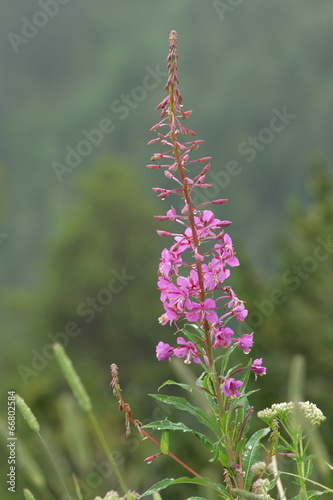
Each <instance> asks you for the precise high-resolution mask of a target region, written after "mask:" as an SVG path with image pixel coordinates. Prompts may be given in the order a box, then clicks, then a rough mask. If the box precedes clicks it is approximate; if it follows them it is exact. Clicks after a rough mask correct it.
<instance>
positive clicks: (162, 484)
mask: <svg viewBox="0 0 333 500" xmlns="http://www.w3.org/2000/svg"><path fill="white" fill-rule="evenodd" d="M186 483H192V484H199V485H200V486H207V488H211V489H213V490H215V491H217V492H218V493H220V494H222V498H226V499H227V498H229V494H228V492H227V490H226V488H225V487H224V486H222V484H218V483H213V481H211V480H210V479H208V478H207V477H193V478H190V477H179V478H178V479H173V478H166V479H163V480H162V481H159V482H158V483H156V484H154V486H152V487H151V488H149V489H148V490H147V491H145V492H144V493H143V494H142V495H141V496H140V498H143V497H148V496H149V495H153V494H154V493H155V492H156V491H161V490H164V489H165V488H167V487H168V486H171V485H173V484H186Z"/></svg>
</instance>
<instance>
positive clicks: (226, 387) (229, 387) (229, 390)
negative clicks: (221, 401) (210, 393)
mask: <svg viewBox="0 0 333 500" xmlns="http://www.w3.org/2000/svg"><path fill="white" fill-rule="evenodd" d="M242 385H243V382H242V381H241V380H235V379H234V378H228V379H227V380H226V381H225V382H224V384H223V386H222V389H223V392H224V395H225V396H226V397H231V398H235V397H236V396H240V395H241V393H240V392H239V391H238V390H237V388H238V387H241V386H242Z"/></svg>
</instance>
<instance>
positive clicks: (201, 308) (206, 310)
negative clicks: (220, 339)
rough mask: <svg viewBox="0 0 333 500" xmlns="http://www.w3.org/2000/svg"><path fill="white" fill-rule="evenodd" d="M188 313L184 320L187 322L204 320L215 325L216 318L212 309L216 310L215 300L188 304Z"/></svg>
mask: <svg viewBox="0 0 333 500" xmlns="http://www.w3.org/2000/svg"><path fill="white" fill-rule="evenodd" d="M187 307H188V310H189V311H188V312H187V313H186V318H187V319H188V321H200V322H201V321H203V320H204V319H206V320H207V321H209V322H210V323H217V322H218V316H217V314H216V312H215V311H214V309H216V304H215V300H213V299H206V300H205V301H204V302H200V303H198V302H190V303H189V304H188V306H187Z"/></svg>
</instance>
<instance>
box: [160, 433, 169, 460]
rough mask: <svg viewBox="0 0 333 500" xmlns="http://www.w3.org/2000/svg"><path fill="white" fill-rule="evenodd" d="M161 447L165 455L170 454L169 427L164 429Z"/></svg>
mask: <svg viewBox="0 0 333 500" xmlns="http://www.w3.org/2000/svg"><path fill="white" fill-rule="evenodd" d="M160 449H161V452H162V453H163V454H164V455H167V454H168V451H169V431H168V430H167V429H163V431H162V437H161V441H160Z"/></svg>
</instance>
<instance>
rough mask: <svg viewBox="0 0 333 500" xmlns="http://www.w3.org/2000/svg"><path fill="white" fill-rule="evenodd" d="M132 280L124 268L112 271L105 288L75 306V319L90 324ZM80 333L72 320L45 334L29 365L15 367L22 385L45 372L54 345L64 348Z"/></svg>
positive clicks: (33, 350) (32, 351) (133, 277)
mask: <svg viewBox="0 0 333 500" xmlns="http://www.w3.org/2000/svg"><path fill="white" fill-rule="evenodd" d="M134 279H135V276H131V275H128V274H127V273H126V270H125V268H122V270H121V272H118V271H117V270H116V269H112V271H111V278H110V279H109V281H108V283H107V284H106V286H105V287H104V288H101V289H100V290H99V291H98V292H97V294H96V296H94V297H91V296H88V297H86V298H85V300H84V301H83V302H81V303H80V304H78V305H77V307H76V311H75V313H76V317H75V319H78V318H80V319H81V321H84V323H86V324H90V323H91V322H92V321H94V319H95V318H96V316H97V315H98V314H99V313H101V312H102V311H104V309H105V308H106V307H108V306H109V305H110V304H111V302H112V301H113V300H114V299H115V297H116V296H117V295H119V294H120V293H122V292H123V291H124V290H125V288H126V287H127V286H128V285H129V283H130V282H131V281H133V280H134ZM81 332H82V329H81V328H80V326H79V324H78V322H77V321H74V320H73V321H67V323H66V324H65V325H64V326H63V327H62V329H61V331H57V332H56V333H52V332H49V333H48V334H47V343H45V344H44V345H43V346H40V347H39V348H38V349H36V348H33V349H31V351H30V363H29V364H28V365H18V366H17V371H18V372H19V374H20V377H21V379H22V381H23V382H24V384H25V385H26V384H27V383H28V382H29V380H30V378H31V377H36V376H37V375H38V374H39V373H40V372H42V371H43V370H45V368H46V367H47V366H48V364H49V362H50V361H51V360H52V359H53V358H54V351H53V347H52V345H53V344H54V343H56V342H58V343H60V344H61V345H62V346H63V347H66V346H67V345H68V343H69V341H70V339H71V338H74V337H77V336H78V335H80V333H81ZM48 341H49V342H48Z"/></svg>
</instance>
